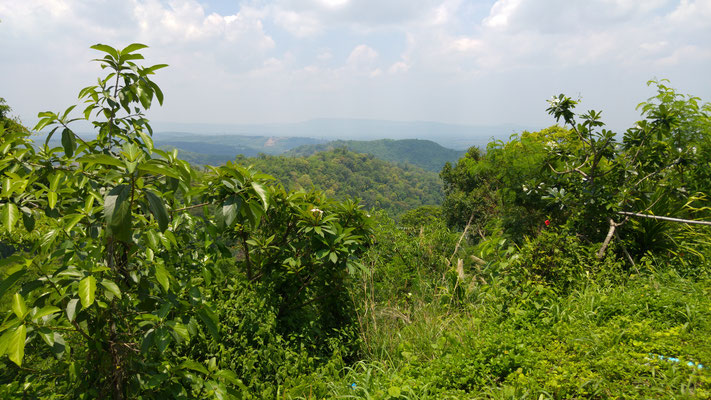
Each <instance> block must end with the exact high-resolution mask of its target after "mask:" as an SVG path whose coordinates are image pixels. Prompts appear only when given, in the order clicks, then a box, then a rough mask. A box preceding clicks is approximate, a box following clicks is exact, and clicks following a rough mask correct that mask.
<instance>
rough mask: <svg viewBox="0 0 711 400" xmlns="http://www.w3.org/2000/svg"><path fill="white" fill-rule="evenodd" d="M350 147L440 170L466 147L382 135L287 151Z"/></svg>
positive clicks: (303, 152) (305, 153)
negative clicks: (452, 146)
mask: <svg viewBox="0 0 711 400" xmlns="http://www.w3.org/2000/svg"><path fill="white" fill-rule="evenodd" d="M339 147H342V148H347V149H348V150H350V151H353V152H356V153H366V154H372V155H374V156H375V157H377V158H380V159H382V160H385V161H392V162H397V163H402V162H406V163H410V164H413V165H416V166H418V167H420V168H423V169H426V170H428V171H434V172H439V171H440V170H442V167H443V166H444V164H445V163H446V162H447V161H449V162H452V163H453V162H456V161H457V160H458V159H459V158H461V157H462V156H463V155H464V153H465V152H464V151H460V150H452V149H448V148H446V147H442V146H440V145H439V144H437V143H435V142H433V141H430V140H420V139H403V140H393V139H381V140H369V141H361V140H336V141H333V142H328V143H322V144H307V145H303V146H299V147H296V148H294V149H291V150H289V151H287V152H285V153H284V155H287V156H295V157H307V156H310V155H313V154H315V153H317V152H320V151H328V150H332V149H336V148H339Z"/></svg>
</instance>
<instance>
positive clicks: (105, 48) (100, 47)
mask: <svg viewBox="0 0 711 400" xmlns="http://www.w3.org/2000/svg"><path fill="white" fill-rule="evenodd" d="M91 48H92V49H94V50H99V51H103V52H104V53H108V54H109V55H110V56H111V57H113V58H114V59H118V58H119V55H118V51H116V49H114V48H113V47H111V46H107V45H105V44H101V43H99V44H95V45H93V46H91Z"/></svg>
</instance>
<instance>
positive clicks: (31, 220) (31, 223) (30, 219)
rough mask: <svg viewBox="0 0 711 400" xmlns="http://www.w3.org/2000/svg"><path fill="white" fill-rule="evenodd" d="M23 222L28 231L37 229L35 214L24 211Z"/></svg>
mask: <svg viewBox="0 0 711 400" xmlns="http://www.w3.org/2000/svg"><path fill="white" fill-rule="evenodd" d="M22 224H23V225H24V226H25V229H27V232H32V231H33V230H34V229H35V216H34V215H32V213H22ZM0 297H2V296H0Z"/></svg>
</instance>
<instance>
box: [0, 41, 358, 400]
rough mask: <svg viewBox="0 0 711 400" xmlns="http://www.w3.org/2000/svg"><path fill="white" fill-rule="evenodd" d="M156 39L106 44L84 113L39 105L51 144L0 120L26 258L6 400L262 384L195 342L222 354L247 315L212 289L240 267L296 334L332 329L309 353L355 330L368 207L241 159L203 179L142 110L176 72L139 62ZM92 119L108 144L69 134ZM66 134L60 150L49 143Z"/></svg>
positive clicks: (5, 230) (215, 392)
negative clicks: (338, 333)
mask: <svg viewBox="0 0 711 400" xmlns="http://www.w3.org/2000/svg"><path fill="white" fill-rule="evenodd" d="M145 47H146V46H144V45H140V44H132V45H129V46H127V47H126V48H124V49H120V50H119V49H115V48H113V47H110V46H106V45H96V46H92V48H93V49H95V50H98V51H100V52H102V53H104V57H103V58H100V59H97V60H96V61H97V62H99V63H100V65H101V66H102V68H103V69H105V70H107V71H108V74H107V75H106V76H105V77H104V78H100V79H99V80H98V82H97V84H96V85H94V86H89V87H87V88H84V89H82V90H81V91H80V93H79V98H80V99H81V100H83V101H84V102H85V105H86V107H85V109H84V111H83V113H82V115H81V116H80V117H78V118H71V117H70V115H71V114H72V111H73V110H74V108H75V106H72V107H69V108H68V109H67V110H66V111H64V112H62V113H53V112H43V113H40V114H39V117H40V121H39V123H38V124H37V126H36V127H35V128H34V129H35V130H41V129H43V128H45V127H51V128H52V129H51V131H50V133H49V135H48V137H47V141H46V142H45V144H44V146H41V147H37V148H35V147H34V146H33V144H32V142H31V141H30V139H29V137H28V136H29V132H27V130H23V129H17V127H13V126H11V127H10V128H9V129H8V128H6V127H5V126H0V153H1V155H2V158H1V159H0V175H1V177H2V178H1V179H2V181H1V182H0V184H1V185H2V189H1V190H0V203H2V204H0V210H1V211H0V215H1V216H2V241H3V242H6V243H10V244H12V249H11V251H10V252H12V253H13V254H12V255H10V256H9V257H5V258H3V259H2V264H1V266H0V268H1V269H0V273H1V274H2V275H0V278H2V280H1V281H0V299H7V298H10V299H11V300H10V302H9V304H8V303H6V302H5V301H3V303H2V304H3V305H6V306H4V307H3V309H2V314H0V356H4V355H7V356H8V357H7V358H4V357H3V358H4V359H0V364H2V365H3V368H2V371H3V372H2V373H1V374H0V381H1V382H2V383H3V384H5V385H4V386H3V387H2V389H0V390H1V392H0V393H1V394H2V397H3V398H12V397H14V396H20V397H21V396H39V397H43V398H50V397H61V396H67V395H68V396H70V397H73V398H116V399H122V398H168V397H169V398H196V397H198V398H203V397H213V396H214V397H217V398H225V397H234V396H238V395H239V392H240V391H242V390H244V391H248V390H249V389H248V388H247V387H246V386H244V384H243V383H242V381H241V379H240V377H239V376H238V375H237V374H236V373H235V372H234V371H233V370H231V369H230V368H231V367H232V366H231V365H229V362H228V361H227V359H225V358H224V357H228V358H229V359H232V358H234V357H239V354H236V353H234V352H232V351H230V352H227V353H225V354H222V353H219V352H216V351H199V352H198V351H192V349H193V348H195V346H196V345H195V343H200V346H198V347H199V348H204V347H205V346H207V347H209V348H210V349H213V350H214V348H216V346H220V343H221V342H220V340H221V338H222V337H223V336H222V332H225V331H227V332H229V330H230V326H231V324H233V323H234V321H233V320H229V319H227V320H225V319H222V320H221V319H220V317H224V316H225V315H224V314H223V313H220V314H218V313H216V311H215V308H216V307H221V305H220V304H219V303H217V304H216V303H215V302H216V301H219V300H221V297H220V296H216V295H214V293H213V289H212V288H211V287H210V285H211V284H212V283H213V279H214V278H215V277H218V276H223V277H224V268H222V266H223V265H224V264H225V263H226V262H227V263H228V264H230V265H233V267H234V268H233V269H232V270H231V273H232V275H233V276H232V278H231V279H238V277H242V276H244V278H243V281H245V282H247V284H248V285H253V284H254V285H256V284H259V285H260V286H263V287H265V288H268V289H267V290H269V291H270V295H269V296H265V299H266V301H267V303H266V304H267V305H268V307H266V308H265V310H268V309H270V307H275V309H276V310H278V313H277V315H276V318H277V321H278V324H277V327H278V329H279V330H280V332H281V333H283V334H284V335H285V336H287V335H292V334H293V335H303V336H304V337H309V338H311V337H312V334H313V332H314V331H316V330H322V331H323V332H324V333H323V334H322V335H321V336H320V337H319V338H318V339H313V340H311V341H310V345H311V346H310V347H309V348H308V349H307V350H308V351H309V352H314V351H317V350H318V351H323V349H324V348H325V344H324V343H325V342H327V339H328V338H329V337H330V335H331V331H333V330H338V329H342V328H347V326H348V324H349V321H350V319H349V318H347V317H344V316H343V313H344V307H347V304H348V303H347V302H345V301H344V300H343V299H342V296H339V294H338V290H334V289H337V288H338V287H339V286H342V285H343V284H344V282H345V280H346V279H347V276H348V275H347V274H348V271H349V270H351V271H352V270H355V269H356V268H357V266H358V264H357V262H356V257H357V255H358V253H359V252H360V251H362V250H363V248H364V246H365V244H366V242H367V237H368V235H369V222H368V217H367V215H366V213H365V212H363V211H362V210H360V207H359V206H358V205H357V204H355V203H353V202H347V203H342V204H341V203H331V202H329V201H327V200H326V199H324V198H323V196H322V195H321V194H319V193H310V194H306V193H289V192H286V191H285V190H284V189H283V188H281V187H280V186H277V185H274V184H272V182H271V181H272V178H271V177H269V176H266V175H263V174H257V173H255V172H254V171H252V170H250V169H246V168H242V167H240V166H239V165H234V164H232V163H228V164H227V165H225V166H222V167H219V168H215V169H213V170H211V171H209V172H208V173H206V174H204V175H201V176H199V175H198V173H197V172H196V171H194V170H193V169H192V168H191V167H190V165H189V164H188V163H187V162H185V161H181V160H180V159H178V158H177V152H172V153H169V152H165V151H162V150H160V149H157V148H155V147H154V144H153V140H152V137H151V136H152V131H151V128H150V125H149V124H148V121H147V120H146V118H145V117H144V114H143V113H144V111H145V110H147V109H148V108H149V107H150V106H151V103H152V102H153V101H154V100H158V102H159V103H162V101H163V94H162V92H161V90H160V88H159V87H158V86H157V84H155V83H154V82H153V81H152V80H151V76H152V75H153V74H154V72H155V71H156V70H158V69H160V68H162V67H165V65H155V66H151V67H142V66H140V65H138V64H136V61H137V60H141V59H143V56H142V55H141V54H139V53H138V51H139V50H141V49H144V48H145ZM78 119H87V120H91V121H92V123H93V125H94V127H95V129H96V131H97V135H96V137H95V138H93V139H91V140H86V139H83V138H81V137H80V136H78V135H77V134H76V133H75V132H74V131H73V130H72V129H71V127H70V124H71V123H72V122H73V121H76V120H78ZM55 134H61V144H62V146H61V147H56V148H51V147H50V146H49V145H48V143H49V142H50V140H51V137H52V136H53V135H55ZM198 177H200V180H198V179H197V178H198ZM200 209H202V212H199V210H200ZM20 220H21V221H22V222H20ZM13 237H15V239H14V240H13V239H11V238H13ZM255 282H256V283H255ZM344 304H345V305H344ZM306 310H309V311H310V312H309V313H306ZM311 310H314V311H311ZM309 318H312V319H311V320H309ZM309 329H310V330H309ZM236 351H238V349H237V350H236ZM26 353H27V354H26ZM7 360H9V362H8V361H7ZM67 372H68V373H67Z"/></svg>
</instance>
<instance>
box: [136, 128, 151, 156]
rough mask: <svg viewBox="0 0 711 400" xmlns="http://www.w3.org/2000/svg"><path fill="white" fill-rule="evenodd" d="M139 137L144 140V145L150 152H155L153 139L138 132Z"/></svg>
mask: <svg viewBox="0 0 711 400" xmlns="http://www.w3.org/2000/svg"><path fill="white" fill-rule="evenodd" d="M138 135H139V136H140V137H141V139H143V143H145V144H146V147H148V150H149V151H153V147H154V146H153V139H152V138H151V137H150V136H149V135H147V134H146V133H145V132H143V131H138Z"/></svg>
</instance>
